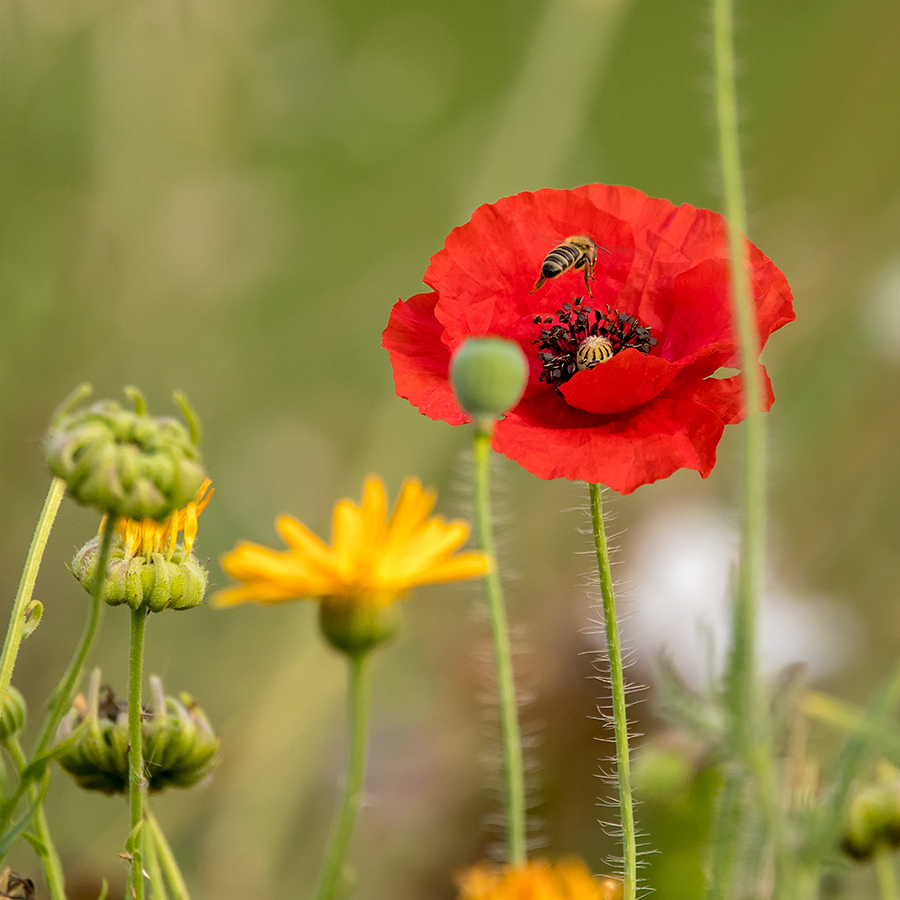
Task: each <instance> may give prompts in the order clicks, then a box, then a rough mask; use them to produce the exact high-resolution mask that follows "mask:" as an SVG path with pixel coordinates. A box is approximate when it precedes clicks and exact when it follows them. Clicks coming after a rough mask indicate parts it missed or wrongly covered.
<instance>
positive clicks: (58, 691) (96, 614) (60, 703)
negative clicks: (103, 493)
mask: <svg viewBox="0 0 900 900" xmlns="http://www.w3.org/2000/svg"><path fill="white" fill-rule="evenodd" d="M114 533H115V529H114V528H113V527H112V525H111V524H109V523H108V524H107V525H106V526H105V527H104V528H103V536H102V538H101V540H100V552H99V557H98V560H97V572H98V573H105V572H106V562H107V560H108V559H109V551H110V547H111V546H112V540H113V535H114ZM103 580H104V578H103V574H101V575H100V577H99V578H95V580H94V589H93V591H92V597H91V611H90V615H89V616H88V621H87V622H86V623H85V626H84V629H83V631H82V633H81V639H80V640H79V642H78V646H77V647H76V648H75V652H74V653H73V654H72V659H71V660H70V661H69V667H68V668H67V669H66V672H65V674H64V675H63V678H62V680H61V681H60V683H59V684H58V685H57V686H56V687H55V688H54V690H53V693H52V694H51V695H50V699H49V701H48V703H47V715H46V716H45V717H44V721H43V724H42V725H41V730H40V733H39V734H38V738H37V741H36V742H35V745H34V750H33V751H32V753H31V762H34V761H35V760H37V759H38V758H39V757H42V756H45V755H46V753H47V751H48V750H49V749H50V745H51V744H52V743H53V741H54V740H55V738H56V731H57V729H58V728H59V723H60V720H61V719H62V717H63V716H64V715H65V713H66V712H67V711H68V710H69V707H70V706H71V705H72V699H73V698H74V696H75V691H76V690H77V689H78V684H79V682H80V681H81V675H82V670H83V668H84V662H85V660H86V659H87V656H88V653H89V652H90V649H91V647H92V645H93V643H94V638H95V637H96V636H97V632H98V631H99V629H100V621H101V618H102V612H103V601H102V600H101V599H100V598H101V594H102V591H103ZM40 777H41V773H40V772H38V771H35V772H33V773H31V775H30V777H26V778H20V779H19V784H18V785H17V787H16V790H15V792H14V793H13V795H12V797H11V798H10V799H9V800H7V801H6V802H5V803H4V804H3V807H2V814H0V828H5V827H6V825H7V823H8V821H9V819H10V817H11V816H12V815H13V813H15V811H16V807H18V805H19V802H20V801H21V800H22V798H23V797H24V796H25V792H26V791H27V790H28V787H29V785H31V784H32V783H33V782H34V781H35V780H37V779H39V778H40Z"/></svg>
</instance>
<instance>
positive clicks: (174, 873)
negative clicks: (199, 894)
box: [144, 806, 191, 900]
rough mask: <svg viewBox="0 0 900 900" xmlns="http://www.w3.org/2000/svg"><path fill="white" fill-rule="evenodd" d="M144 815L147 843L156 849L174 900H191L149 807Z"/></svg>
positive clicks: (167, 844)
mask: <svg viewBox="0 0 900 900" xmlns="http://www.w3.org/2000/svg"><path fill="white" fill-rule="evenodd" d="M144 815H145V816H146V822H147V834H148V836H149V838H150V840H149V843H151V844H153V845H154V846H155V848H156V852H157V854H158V856H159V860H160V863H161V865H162V870H163V873H164V875H165V876H166V881H168V883H169V888H170V889H171V892H172V894H173V896H174V898H175V900H191V895H190V894H189V893H188V889H187V885H186V884H185V882H184V877H183V876H182V874H181V869H179V868H178V863H177V862H176V861H175V854H174V853H172V848H171V847H170V846H169V842H168V841H167V840H166V836H165V834H163V830H162V828H160V825H159V822H158V821H157V820H156V816H155V815H153V812H152V810H151V809H150V807H149V806H148V807H147V808H146V810H145V811H144Z"/></svg>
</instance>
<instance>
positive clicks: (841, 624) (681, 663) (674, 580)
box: [614, 506, 858, 688]
mask: <svg viewBox="0 0 900 900" xmlns="http://www.w3.org/2000/svg"><path fill="white" fill-rule="evenodd" d="M622 547H623V551H624V558H625V560H626V561H627V562H626V563H624V564H623V565H622V566H621V567H620V568H617V569H616V570H615V573H614V574H615V575H616V577H617V580H618V581H619V583H620V587H619V595H620V596H621V598H622V602H621V604H620V605H621V609H622V612H623V614H624V616H623V618H624V621H623V623H622V631H623V633H624V635H625V637H626V639H628V640H629V641H630V643H631V645H632V647H633V648H634V653H635V659H636V661H637V662H638V664H639V665H640V666H641V667H642V668H644V669H647V670H652V667H653V663H654V660H655V659H656V657H657V656H658V654H659V653H660V652H661V651H663V650H664V651H665V652H666V653H667V654H668V655H669V656H670V657H671V659H672V661H673V662H674V664H675V666H676V668H677V669H678V670H679V671H680V672H681V674H682V676H683V677H684V678H685V680H686V681H687V682H688V683H689V684H690V685H691V686H692V687H696V688H700V687H704V686H705V685H706V684H708V682H709V680H710V677H711V674H712V673H713V672H715V673H718V672H721V670H722V666H723V661H724V657H725V653H726V650H727V646H728V606H729V602H730V599H729V598H730V596H731V588H732V584H733V580H734V577H735V575H736V564H737V560H738V548H739V537H738V533H737V531H736V529H735V528H734V526H733V525H732V524H731V523H730V522H729V521H728V518H727V516H726V515H725V514H724V513H723V512H722V511H721V510H719V509H716V508H715V507H710V506H690V507H677V508H674V507H670V508H668V509H663V510H661V511H660V512H658V513H656V514H655V515H653V516H652V517H651V518H648V519H646V520H645V521H643V522H642V523H639V524H638V526H637V527H636V528H634V529H632V530H631V531H630V532H629V533H628V534H627V535H624V536H623V540H622ZM857 634H858V628H857V626H856V623H855V621H854V620H853V618H852V616H851V615H850V613H849V612H848V610H847V609H846V608H844V607H842V606H839V605H838V604H836V603H834V602H833V601H831V600H828V599H827V598H823V597H818V596H812V595H809V594H801V593H798V592H794V591H791V590H790V589H789V588H788V587H787V586H785V585H784V584H781V583H777V582H774V583H772V584H770V587H769V590H767V591H766V593H765V595H764V597H763V600H762V609H761V612H760V618H759V644H758V652H759V658H760V665H761V668H762V670H763V672H764V673H765V674H767V675H772V674H774V673H776V672H777V671H779V670H780V669H781V668H783V667H784V666H786V665H788V664H790V663H793V662H798V661H800V662H804V663H806V664H807V665H808V666H809V670H810V673H811V674H812V675H813V676H817V675H823V674H826V673H828V672H830V671H833V670H835V669H837V668H839V667H840V666H841V665H842V663H843V662H844V661H845V660H846V659H847V656H848V654H849V652H850V650H851V649H852V646H853V644H854V643H855V642H856V638H857Z"/></svg>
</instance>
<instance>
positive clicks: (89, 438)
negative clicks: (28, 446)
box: [44, 389, 206, 520]
mask: <svg viewBox="0 0 900 900" xmlns="http://www.w3.org/2000/svg"><path fill="white" fill-rule="evenodd" d="M83 393H84V392H83V391H82V392H81V393H80V394H77V395H76V402H77V400H79V399H81V396H83ZM130 394H131V396H132V397H133V399H134V402H135V409H134V410H128V409H124V408H123V407H122V406H121V405H120V404H118V403H116V402H114V401H112V400H101V401H99V402H98V403H94V404H92V405H91V406H88V407H86V408H82V409H73V408H71V404H64V405H63V408H61V409H60V410H59V411H58V412H57V413H56V414H55V415H54V418H53V421H52V422H51V424H50V427H49V429H48V430H47V433H46V435H45V436H44V453H45V455H46V458H47V463H48V465H49V466H50V471H51V472H52V473H53V474H54V475H56V476H57V477H58V478H62V479H63V480H64V481H65V482H66V485H67V487H68V491H69V494H71V496H72V497H73V498H74V499H75V500H77V501H78V502H79V503H82V504H84V505H85V506H93V507H95V508H97V509H99V510H101V511H102V512H105V513H108V514H109V515H111V516H113V517H117V518H119V517H121V518H127V519H135V520H141V519H156V520H160V519H164V518H165V517H166V516H168V515H170V514H171V513H172V512H174V511H175V510H177V509H179V508H180V507H182V506H184V505H185V504H186V503H187V502H188V501H189V500H190V499H191V498H192V497H193V496H194V495H195V494H196V492H197V489H198V488H199V487H200V485H201V484H202V483H203V479H204V478H205V477H206V472H205V470H204V468H203V463H202V461H201V458H200V451H199V450H198V449H197V446H196V445H195V443H194V441H193V439H192V437H191V432H197V427H198V426H196V423H193V422H192V423H190V430H189V429H188V428H186V427H185V426H184V425H182V424H181V422H178V421H177V420H175V419H170V418H154V417H153V416H150V415H148V414H147V411H146V404H145V403H144V400H143V397H141V395H140V394H139V393H138V392H137V391H136V390H134V389H131V391H130ZM184 408H187V407H184Z"/></svg>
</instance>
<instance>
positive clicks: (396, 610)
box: [319, 597, 403, 656]
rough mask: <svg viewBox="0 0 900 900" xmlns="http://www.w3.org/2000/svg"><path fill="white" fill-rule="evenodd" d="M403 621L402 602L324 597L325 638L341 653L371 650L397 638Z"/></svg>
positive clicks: (321, 623) (321, 607) (321, 609)
mask: <svg viewBox="0 0 900 900" xmlns="http://www.w3.org/2000/svg"><path fill="white" fill-rule="evenodd" d="M402 624H403V615H402V612H401V610H400V604H399V603H397V602H395V601H393V600H391V601H390V602H387V603H381V602H373V603H357V602H355V603H347V602H346V600H345V599H344V598H342V597H323V598H322V602H321V604H320V605H319V627H320V628H321V630H322V634H323V635H324V637H325V640H327V641H328V643H329V644H331V646H332V647H334V648H335V649H336V650H340V651H341V653H346V654H348V655H349V656H357V655H359V654H361V653H368V652H369V651H370V650H374V649H375V648H376V647H377V646H379V645H380V644H384V643H386V642H387V641H389V640H391V638H393V637H395V636H396V634H397V632H398V631H399V630H400V627H401V625H402Z"/></svg>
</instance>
